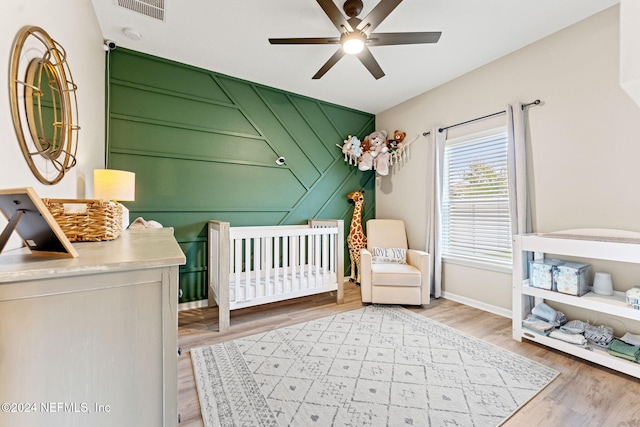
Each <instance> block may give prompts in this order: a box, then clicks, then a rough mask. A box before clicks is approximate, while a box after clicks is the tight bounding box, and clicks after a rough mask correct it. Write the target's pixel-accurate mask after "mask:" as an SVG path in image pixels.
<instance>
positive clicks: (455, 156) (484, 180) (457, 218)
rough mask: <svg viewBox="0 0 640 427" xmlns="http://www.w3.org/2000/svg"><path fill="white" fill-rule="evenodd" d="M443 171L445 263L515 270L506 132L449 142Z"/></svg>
mask: <svg viewBox="0 0 640 427" xmlns="http://www.w3.org/2000/svg"><path fill="white" fill-rule="evenodd" d="M443 172H444V174H443V178H444V181H443V182H444V185H443V200H442V202H443V203H442V204H443V206H442V209H443V211H442V256H443V258H444V259H445V260H447V261H458V262H461V263H464V264H472V265H477V264H480V266H491V267H493V268H495V267H498V268H499V269H502V268H507V269H509V268H511V254H512V250H511V216H510V213H509V185H508V175H507V133H506V130H505V129H504V128H502V129H497V130H496V129H494V130H492V131H489V132H484V133H482V134H474V135H469V136H465V137H462V138H456V139H451V140H447V142H446V144H445V150H444V171H443Z"/></svg>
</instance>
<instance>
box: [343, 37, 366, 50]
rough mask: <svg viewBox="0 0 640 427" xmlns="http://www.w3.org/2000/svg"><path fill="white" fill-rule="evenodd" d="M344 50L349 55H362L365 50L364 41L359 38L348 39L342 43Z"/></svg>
mask: <svg viewBox="0 0 640 427" xmlns="http://www.w3.org/2000/svg"><path fill="white" fill-rule="evenodd" d="M342 49H343V50H344V51H345V52H346V53H349V54H356V53H360V52H362V49H364V40H363V38H362V37H359V36H350V37H347V38H345V40H344V42H343V43H342Z"/></svg>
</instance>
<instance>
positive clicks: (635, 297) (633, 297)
mask: <svg viewBox="0 0 640 427" xmlns="http://www.w3.org/2000/svg"><path fill="white" fill-rule="evenodd" d="M625 296H626V298H627V304H629V305H630V306H631V307H632V308H633V309H635V310H640V287H637V286H634V287H633V288H631V289H629V290H627V292H625Z"/></svg>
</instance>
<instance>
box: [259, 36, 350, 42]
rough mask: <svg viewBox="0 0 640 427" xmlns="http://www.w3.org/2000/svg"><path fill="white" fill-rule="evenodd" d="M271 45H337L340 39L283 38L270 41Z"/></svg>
mask: <svg viewBox="0 0 640 427" xmlns="http://www.w3.org/2000/svg"><path fill="white" fill-rule="evenodd" d="M269 43H271V44H337V43H340V39H339V38H338V37H304V38H282V39H269Z"/></svg>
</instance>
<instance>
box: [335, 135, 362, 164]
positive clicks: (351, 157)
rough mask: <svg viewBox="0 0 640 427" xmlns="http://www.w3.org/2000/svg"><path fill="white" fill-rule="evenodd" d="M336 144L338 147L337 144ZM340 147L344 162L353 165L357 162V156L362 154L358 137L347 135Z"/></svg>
mask: <svg viewBox="0 0 640 427" xmlns="http://www.w3.org/2000/svg"><path fill="white" fill-rule="evenodd" d="M336 146H338V147H340V145H338V144H336ZM340 148H341V149H342V154H344V161H345V162H348V163H349V164H350V165H354V166H355V165H356V164H358V158H359V157H360V156H362V148H361V147H360V140H359V139H358V137H356V136H351V135H349V137H348V138H347V139H345V140H344V143H343V144H342V146H341V147H340Z"/></svg>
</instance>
